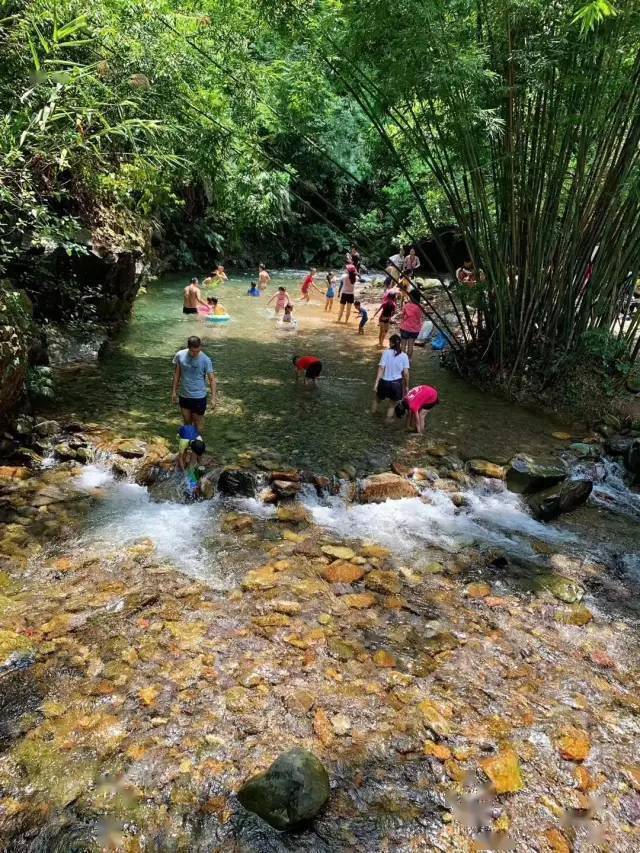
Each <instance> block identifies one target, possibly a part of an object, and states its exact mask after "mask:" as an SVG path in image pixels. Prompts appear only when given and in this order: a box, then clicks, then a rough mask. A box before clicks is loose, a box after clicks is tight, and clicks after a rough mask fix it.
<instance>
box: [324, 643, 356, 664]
mask: <svg viewBox="0 0 640 853" xmlns="http://www.w3.org/2000/svg"><path fill="white" fill-rule="evenodd" d="M327 650H328V651H329V654H330V655H332V657H334V658H338V660H343V661H347V660H353V658H354V657H355V656H356V655H357V654H358V649H357V648H356V646H354V645H352V644H351V643H346V642H345V641H344V640H340V639H339V638H338V637H331V638H330V639H329V642H328V643H327Z"/></svg>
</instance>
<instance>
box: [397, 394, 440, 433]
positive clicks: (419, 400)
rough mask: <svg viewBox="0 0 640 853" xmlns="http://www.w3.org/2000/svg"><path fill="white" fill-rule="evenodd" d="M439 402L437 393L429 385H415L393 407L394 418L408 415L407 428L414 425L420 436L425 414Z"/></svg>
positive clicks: (422, 430)
mask: <svg viewBox="0 0 640 853" xmlns="http://www.w3.org/2000/svg"><path fill="white" fill-rule="evenodd" d="M439 402H440V398H439V397H438V392H437V390H436V389H435V388H432V387H431V385H416V387H415V388H412V389H411V390H410V391H407V393H406V394H405V395H404V397H403V398H402V400H401V401H400V402H399V403H398V405H397V406H396V407H395V413H396V417H398V418H402V417H404V416H405V415H407V414H408V415H409V417H408V419H407V427H411V426H412V424H414V423H415V425H416V430H417V431H418V432H419V433H420V435H422V434H423V432H424V424H425V421H426V419H427V412H428V411H429V410H430V409H433V407H434V406H437V405H438V403H439Z"/></svg>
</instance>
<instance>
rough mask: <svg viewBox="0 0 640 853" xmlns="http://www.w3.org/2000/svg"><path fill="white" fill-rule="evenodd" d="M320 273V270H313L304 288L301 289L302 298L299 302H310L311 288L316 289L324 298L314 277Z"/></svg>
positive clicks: (304, 283) (303, 283)
mask: <svg viewBox="0 0 640 853" xmlns="http://www.w3.org/2000/svg"><path fill="white" fill-rule="evenodd" d="M317 272H318V270H315V269H313V270H311V272H310V273H309V275H308V276H307V277H306V278H305V280H304V281H303V282H302V287H301V288H300V293H301V294H302V296H301V298H300V299H298V302H309V301H310V299H311V292H310V291H311V288H312V287H313V288H315V289H316V290H317V291H318V293H319V294H320V295H321V296H324V294H323V293H322V291H321V290H320V288H319V287H318V286H317V285H316V283H315V281H314V279H313V277H314V275H315V274H316V273H317Z"/></svg>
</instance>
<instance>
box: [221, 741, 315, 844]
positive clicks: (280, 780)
mask: <svg viewBox="0 0 640 853" xmlns="http://www.w3.org/2000/svg"><path fill="white" fill-rule="evenodd" d="M238 799H239V800H240V802H241V803H242V805H243V806H244V807H245V809H249V811H252V812H254V813H255V814H257V815H259V816H260V817H261V818H262V819H263V820H266V821H267V823H269V824H271V826H273V827H275V829H281V830H282V829H294V828H296V827H298V826H300V825H302V824H304V823H306V822H307V821H309V820H311V819H312V818H313V817H315V815H317V814H318V812H319V811H320V809H321V808H322V807H323V806H324V804H325V803H326V802H327V800H328V799H329V774H328V773H327V771H326V770H325V768H324V766H323V765H322V763H321V762H320V761H319V760H318V759H317V758H316V757H315V755H313V753H311V752H308V751H307V750H306V749H300V748H298V747H296V748H295V749H290V750H289V751H288V752H285V753H283V754H282V755H280V756H278V758H276V760H275V761H274V762H273V764H272V765H271V767H269V769H268V770H267V771H266V772H265V773H259V774H258V775H257V776H253V777H252V778H251V779H249V781H248V782H245V783H244V785H243V786H242V787H241V788H240V790H239V791H238Z"/></svg>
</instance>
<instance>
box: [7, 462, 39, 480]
mask: <svg viewBox="0 0 640 853" xmlns="http://www.w3.org/2000/svg"><path fill="white" fill-rule="evenodd" d="M30 476H31V471H29V469H28V468H23V467H21V466H16V465H0V480H28V479H29V477H30Z"/></svg>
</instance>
